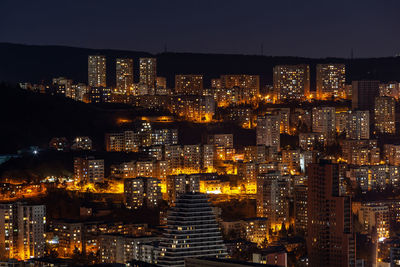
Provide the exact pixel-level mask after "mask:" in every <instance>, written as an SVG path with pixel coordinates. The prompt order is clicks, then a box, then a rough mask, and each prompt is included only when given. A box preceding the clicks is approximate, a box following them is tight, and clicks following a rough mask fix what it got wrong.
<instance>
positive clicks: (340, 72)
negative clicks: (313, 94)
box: [317, 64, 346, 100]
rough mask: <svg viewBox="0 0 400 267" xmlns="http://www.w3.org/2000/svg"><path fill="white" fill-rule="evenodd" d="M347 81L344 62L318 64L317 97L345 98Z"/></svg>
mask: <svg viewBox="0 0 400 267" xmlns="http://www.w3.org/2000/svg"><path fill="white" fill-rule="evenodd" d="M345 82H346V67H345V65H344V64H317V99H322V100H324V99H329V98H332V97H341V98H344V95H342V94H341V93H342V92H344V87H345Z"/></svg>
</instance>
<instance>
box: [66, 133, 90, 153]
mask: <svg viewBox="0 0 400 267" xmlns="http://www.w3.org/2000/svg"><path fill="white" fill-rule="evenodd" d="M71 149H72V150H92V139H90V138H89V137H87V136H77V137H76V138H75V139H74V142H73V144H72V146H71Z"/></svg>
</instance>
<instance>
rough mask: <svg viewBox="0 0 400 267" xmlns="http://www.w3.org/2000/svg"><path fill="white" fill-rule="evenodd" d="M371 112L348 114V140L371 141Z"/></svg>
mask: <svg viewBox="0 0 400 267" xmlns="http://www.w3.org/2000/svg"><path fill="white" fill-rule="evenodd" d="M369 122H370V117H369V111H368V110H366V111H361V110H356V111H351V112H350V113H348V119H347V127H346V138H348V139H369V133H370V124H369Z"/></svg>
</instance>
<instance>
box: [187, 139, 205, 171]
mask: <svg viewBox="0 0 400 267" xmlns="http://www.w3.org/2000/svg"><path fill="white" fill-rule="evenodd" d="M183 167H184V168H185V169H189V170H194V171H197V172H200V168H201V146H200V145H185V146H183Z"/></svg>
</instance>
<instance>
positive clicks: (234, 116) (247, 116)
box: [224, 107, 253, 128]
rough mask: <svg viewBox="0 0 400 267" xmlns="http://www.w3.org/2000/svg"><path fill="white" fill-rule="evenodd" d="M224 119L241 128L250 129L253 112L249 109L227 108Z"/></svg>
mask: <svg viewBox="0 0 400 267" xmlns="http://www.w3.org/2000/svg"><path fill="white" fill-rule="evenodd" d="M226 115H227V116H226V117H225V116H224V119H227V120H230V121H233V122H236V123H238V124H239V125H240V126H242V127H243V128H251V127H252V118H253V110H252V109H251V108H249V107H228V108H227V114H226Z"/></svg>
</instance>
